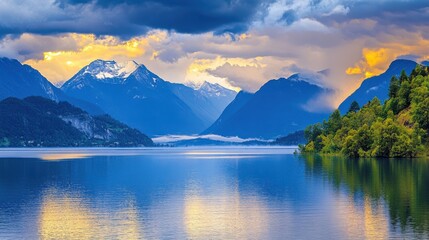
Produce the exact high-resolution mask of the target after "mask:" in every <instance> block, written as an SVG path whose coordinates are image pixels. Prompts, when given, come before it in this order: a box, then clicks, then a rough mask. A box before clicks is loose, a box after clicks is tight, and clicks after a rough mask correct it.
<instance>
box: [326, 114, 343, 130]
mask: <svg viewBox="0 0 429 240" xmlns="http://www.w3.org/2000/svg"><path fill="white" fill-rule="evenodd" d="M341 125H342V121H341V113H340V111H339V110H338V109H336V110H335V111H334V112H333V113H332V114H331V116H329V119H328V122H327V123H326V131H327V132H328V133H332V134H335V133H336V132H337V131H338V130H339V129H340V128H341Z"/></svg>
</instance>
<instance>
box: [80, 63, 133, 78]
mask: <svg viewBox="0 0 429 240" xmlns="http://www.w3.org/2000/svg"><path fill="white" fill-rule="evenodd" d="M139 66H140V65H139V64H138V63H136V62H135V61H126V62H115V61H103V60H95V61H94V62H92V63H90V64H89V65H88V66H86V67H85V71H84V72H83V74H90V75H92V76H94V77H95V78H97V79H99V80H103V79H111V78H127V77H128V76H129V75H130V74H131V73H133V72H134V71H135V70H136V69H137V68H138V67H139Z"/></svg>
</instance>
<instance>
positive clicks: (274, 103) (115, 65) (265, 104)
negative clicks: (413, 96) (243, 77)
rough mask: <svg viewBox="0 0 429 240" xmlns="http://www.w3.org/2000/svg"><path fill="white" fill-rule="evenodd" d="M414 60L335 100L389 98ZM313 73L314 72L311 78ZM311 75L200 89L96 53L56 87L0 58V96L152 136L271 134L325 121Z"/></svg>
mask: <svg viewBox="0 0 429 240" xmlns="http://www.w3.org/2000/svg"><path fill="white" fill-rule="evenodd" d="M415 66H416V63H415V62H413V61H410V60H396V61H394V62H392V64H391V65H390V67H389V68H388V69H387V71H386V72H385V73H383V74H381V75H379V76H375V77H372V78H369V79H367V80H365V81H363V83H362V84H361V86H360V87H359V88H358V89H357V90H356V91H355V92H354V93H353V94H352V95H351V96H350V97H348V98H347V99H346V100H345V101H344V102H343V103H342V104H341V105H340V107H339V109H340V110H341V112H342V113H345V112H346V111H347V110H348V108H349V106H350V104H351V102H352V101H354V100H356V101H358V103H359V104H360V105H361V106H362V105H363V104H365V103H366V102H368V101H369V100H371V99H372V98H374V97H375V96H377V97H378V98H380V100H382V101H383V100H384V99H386V98H387V92H388V88H389V83H390V78H391V77H392V76H394V75H396V76H398V75H399V74H400V73H401V71H402V70H405V71H406V73H407V74H409V73H410V72H411V70H412V69H413V68H414V67H415ZM314 77H315V76H312V77H311V78H314ZM313 80H314V79H309V77H308V76H304V75H302V74H295V75H292V76H290V77H289V78H287V79H286V78H280V79H278V80H271V81H269V82H267V83H266V84H264V85H263V86H262V87H261V88H260V89H259V90H258V91H257V92H255V93H248V92H244V91H241V92H239V93H238V94H237V93H236V92H235V91H232V90H229V89H226V88H224V87H222V86H220V85H218V84H211V83H208V82H205V83H204V84H202V85H201V86H200V87H198V88H192V87H189V86H186V85H183V84H179V83H172V82H168V81H166V80H164V79H162V78H160V77H159V76H157V75H156V74H155V73H153V72H151V71H150V70H148V69H147V68H146V67H145V66H144V65H141V64H138V63H136V62H133V61H129V62H124V63H120V62H115V61H103V60H96V61H94V62H92V63H91V64H89V65H88V66H85V67H84V68H82V69H81V70H80V71H79V72H78V73H76V74H75V75H74V76H73V77H72V78H71V79H69V80H68V81H67V82H65V83H64V84H63V86H62V87H61V89H59V88H57V87H55V86H54V85H52V84H51V83H50V82H49V81H48V80H47V79H46V78H44V77H43V76H42V75H41V74H40V73H39V72H38V71H37V70H35V69H33V68H32V67H30V66H28V65H22V64H21V63H19V62H18V61H17V60H12V59H7V58H0V100H1V99H5V98H7V97H16V98H25V97H28V96H41V97H44V98H48V99H51V100H54V101H67V102H70V103H71V104H73V105H75V106H77V107H79V108H82V109H83V110H85V111H87V112H89V113H90V114H91V115H99V114H104V113H106V114H109V115H111V116H112V117H113V118H115V119H117V120H119V121H121V122H123V123H125V124H127V125H129V126H130V127H131V128H137V129H138V130H140V131H141V132H143V133H145V134H148V135H149V136H160V135H174V134H201V133H202V134H218V135H222V136H233V137H234V136H238V137H241V138H262V139H274V138H276V137H280V136H285V135H288V134H290V133H293V132H296V131H299V130H303V129H304V128H305V127H306V126H308V125H309V124H313V123H316V122H320V121H323V120H324V119H326V118H327V116H328V112H330V111H328V112H323V111H322V112H320V111H314V110H311V111H310V110H309V109H308V105H309V103H310V100H314V99H317V97H319V96H321V95H326V94H330V93H332V90H330V89H326V88H324V87H321V86H319V85H317V84H314V83H313V82H315V81H313Z"/></svg>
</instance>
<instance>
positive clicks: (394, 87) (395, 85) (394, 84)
mask: <svg viewBox="0 0 429 240" xmlns="http://www.w3.org/2000/svg"><path fill="white" fill-rule="evenodd" d="M399 87H400V83H399V79H398V78H396V76H393V77H392V79H391V80H390V86H389V98H394V97H396V96H397V95H398V91H399Z"/></svg>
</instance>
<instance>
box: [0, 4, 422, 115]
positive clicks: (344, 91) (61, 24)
mask: <svg viewBox="0 0 429 240" xmlns="http://www.w3.org/2000/svg"><path fill="white" fill-rule="evenodd" d="M0 16H1V20H0V55H1V56H7V57H11V58H17V59H19V60H20V61H22V62H24V63H27V64H29V65H31V66H33V67H34V68H36V69H38V70H39V71H40V72H41V73H42V74H43V75H45V76H46V77H47V78H48V79H49V80H50V81H51V82H54V83H57V82H62V81H65V80H68V79H69V78H70V77H71V76H72V75H73V74H74V73H76V72H77V71H78V70H79V69H80V68H82V67H83V66H85V65H87V64H88V63H90V62H91V61H93V60H95V59H104V60H111V59H113V60H117V61H125V60H136V61H137V62H139V63H142V64H144V65H146V66H147V67H148V68H149V69H151V70H152V71H153V72H155V73H157V74H158V75H159V76H161V77H162V78H164V79H165V80H168V81H172V82H194V83H200V82H202V81H204V80H207V81H210V82H218V83H221V84H223V85H224V86H228V87H231V88H233V89H236V90H238V89H243V90H246V91H256V90H257V89H258V88H259V87H260V86H261V85H262V84H264V83H265V82H266V81H268V80H270V79H274V78H279V77H288V76H289V75H291V74H292V73H296V72H305V73H316V72H319V71H322V70H328V71H324V73H327V74H324V75H323V77H321V79H320V80H317V81H318V83H319V84H322V85H324V86H326V87H329V88H332V89H334V90H335V95H334V96H331V97H330V98H329V99H326V100H327V101H326V104H329V105H330V106H332V107H335V106H337V105H338V104H339V103H340V102H341V101H342V100H343V99H344V98H345V97H346V96H348V95H349V94H350V93H351V92H352V91H353V90H354V89H356V88H357V87H358V86H359V84H360V82H361V81H362V80H363V79H364V78H366V77H369V76H373V75H375V74H379V73H381V72H382V71H384V70H385V69H386V68H387V67H388V65H389V63H390V62H391V61H393V60H394V59H396V58H407V59H413V60H417V61H421V60H426V59H429V47H428V46H429V24H428V23H429V1H427V0H377V1H375V0H216V1H214V0H146V1H145V0H142V1H138V0H1V2H0Z"/></svg>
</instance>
